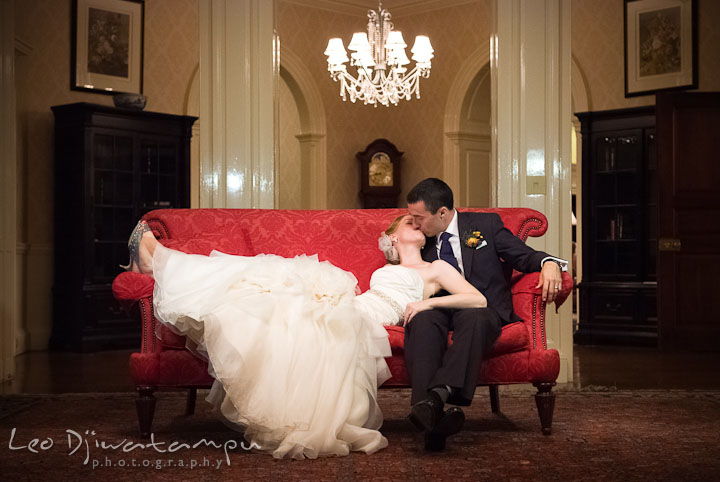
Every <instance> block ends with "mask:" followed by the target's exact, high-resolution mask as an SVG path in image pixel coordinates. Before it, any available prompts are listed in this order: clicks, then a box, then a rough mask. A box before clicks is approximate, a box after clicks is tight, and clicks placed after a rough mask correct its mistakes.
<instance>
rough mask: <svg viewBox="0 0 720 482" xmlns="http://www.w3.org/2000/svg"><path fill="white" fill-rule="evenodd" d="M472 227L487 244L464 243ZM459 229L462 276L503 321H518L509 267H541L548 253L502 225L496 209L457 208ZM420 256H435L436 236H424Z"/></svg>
mask: <svg viewBox="0 0 720 482" xmlns="http://www.w3.org/2000/svg"><path fill="white" fill-rule="evenodd" d="M473 231H480V232H481V233H482V236H483V240H484V241H486V242H487V245H486V246H483V247H481V248H470V247H468V246H467V244H466V243H465V240H466V238H467V235H468V234H469V233H471V232H473ZM458 232H459V234H460V246H461V248H460V249H461V250H462V261H463V271H464V273H465V279H467V280H468V281H469V282H470V284H472V285H473V286H474V287H475V288H477V289H478V291H480V292H481V293H482V294H483V295H485V297H486V298H487V302H488V307H490V308H493V309H494V310H495V311H497V312H498V314H499V315H500V318H501V319H502V321H503V324H507V323H512V322H514V321H519V320H520V317H519V316H517V315H516V314H515V313H514V312H513V309H512V308H513V307H512V296H511V294H510V286H509V281H510V276H511V275H512V270H513V269H516V270H517V271H520V272H523V273H532V272H535V271H540V268H541V267H540V263H541V261H542V260H543V259H544V258H546V257H547V256H548V254H546V253H544V252H542V251H535V250H534V249H532V248H531V247H530V246H528V245H527V244H525V243H524V242H523V241H522V240H521V239H520V238H518V237H517V236H515V235H514V234H513V233H511V232H510V230H509V229H507V228H506V227H505V225H504V224H503V223H502V220H501V219H500V216H499V215H498V214H495V213H462V212H458ZM422 257H423V259H424V260H425V261H434V260H436V259H438V255H437V249H436V237H435V236H433V237H430V238H427V239H426V240H425V247H424V248H423V250H422ZM503 261H504V262H503Z"/></svg>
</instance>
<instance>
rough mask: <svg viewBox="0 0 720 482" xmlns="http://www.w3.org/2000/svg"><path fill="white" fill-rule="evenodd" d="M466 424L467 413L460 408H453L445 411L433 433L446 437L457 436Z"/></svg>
mask: <svg viewBox="0 0 720 482" xmlns="http://www.w3.org/2000/svg"><path fill="white" fill-rule="evenodd" d="M464 423H465V413H463V411H462V409H461V408H460V407H451V408H448V409H447V410H445V413H444V414H443V416H442V417H441V418H440V420H438V422H437V423H436V424H435V429H434V430H433V432H435V433H438V434H441V435H445V436H446V437H447V436H449V435H455V434H456V433H458V432H459V431H460V430H461V429H462V426H463V424H464Z"/></svg>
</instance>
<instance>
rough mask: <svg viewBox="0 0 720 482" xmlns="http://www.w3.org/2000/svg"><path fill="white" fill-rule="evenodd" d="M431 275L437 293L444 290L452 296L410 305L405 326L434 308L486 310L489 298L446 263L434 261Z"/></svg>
mask: <svg viewBox="0 0 720 482" xmlns="http://www.w3.org/2000/svg"><path fill="white" fill-rule="evenodd" d="M430 275H431V276H430V277H429V278H430V280H431V281H432V282H435V283H436V285H437V289H436V290H435V292H437V291H439V290H440V289H444V290H446V291H447V292H449V293H450V294H449V295H447V296H438V297H437V298H427V299H425V300H422V301H415V302H413V303H408V305H407V306H406V307H405V320H404V323H403V326H404V325H407V324H408V323H409V322H410V321H411V320H412V319H413V317H414V316H415V315H416V314H417V313H419V312H421V311H425V310H430V309H432V308H485V307H486V306H487V298H485V296H484V295H483V294H482V293H480V292H479V291H478V290H477V289H476V288H475V287H474V286H473V285H471V284H470V283H468V281H467V280H466V279H465V278H464V277H463V275H461V274H460V273H459V272H458V271H457V270H456V269H455V268H453V267H452V266H450V265H449V264H448V263H446V262H445V261H440V260H438V261H434V262H433V263H432V265H431V267H430Z"/></svg>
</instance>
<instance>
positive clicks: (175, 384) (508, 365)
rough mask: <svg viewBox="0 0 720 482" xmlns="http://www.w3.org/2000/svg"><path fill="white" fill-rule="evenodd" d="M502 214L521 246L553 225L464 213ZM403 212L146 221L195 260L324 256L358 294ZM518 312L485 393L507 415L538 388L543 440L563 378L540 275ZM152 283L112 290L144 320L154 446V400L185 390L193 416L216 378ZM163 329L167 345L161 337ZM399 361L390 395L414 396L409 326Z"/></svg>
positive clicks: (399, 337) (138, 277) (139, 359)
mask: <svg viewBox="0 0 720 482" xmlns="http://www.w3.org/2000/svg"><path fill="white" fill-rule="evenodd" d="M466 210H467V211H478V212H495V213H498V214H499V215H500V216H501V218H502V219H503V222H504V223H505V226H506V227H507V228H508V229H510V231H512V232H513V233H514V234H515V235H517V236H518V237H519V238H520V239H522V240H523V241H525V240H527V238H528V236H542V235H543V234H544V233H545V231H546V230H547V219H546V218H545V216H544V215H542V214H541V213H539V212H537V211H535V210H532V209H526V208H498V209H466ZM405 212H407V211H406V210H404V209H377V210H369V209H350V210H320V211H307V210H305V211H294V210H278V209H270V210H262V209H161V210H156V211H152V212H149V213H147V214H146V215H145V216H143V219H145V220H146V221H147V222H148V223H149V225H150V228H151V229H152V230H153V233H154V234H155V236H156V237H157V238H158V239H159V240H160V242H161V243H162V244H163V245H165V246H167V247H170V248H173V249H178V250H181V251H185V252H188V253H196V254H209V253H210V251H212V250H213V249H217V250H219V251H223V252H225V253H230V254H237V255H255V254H259V253H272V254H277V255H281V256H286V257H292V256H295V255H298V254H318V256H319V258H320V260H328V261H330V262H331V263H333V264H334V265H336V266H338V267H340V268H342V269H345V270H347V271H350V272H352V273H353V274H354V275H355V276H356V277H357V279H358V282H359V285H360V288H361V289H362V290H363V291H364V290H366V289H368V285H369V281H370V275H371V274H372V273H373V271H375V270H376V269H377V268H379V267H381V266H383V264H384V263H385V258H384V257H383V255H382V253H381V252H380V251H379V250H378V248H377V239H378V236H379V235H380V233H381V231H383V230H384V229H385V228H386V227H387V225H388V224H389V223H390V221H391V220H392V219H394V218H395V217H396V216H398V215H400V214H403V213H405ZM508 276H510V277H511V279H510V280H509V281H510V286H511V290H512V298H513V306H514V310H515V312H516V313H517V314H518V315H519V316H520V317H521V318H522V319H523V320H524V321H521V322H517V323H512V324H509V325H507V326H505V327H503V330H502V334H501V336H500V338H499V339H498V340H497V342H496V343H495V346H494V348H493V351H492V353H491V354H490V356H489V357H487V358H486V359H485V360H484V361H483V363H482V367H481V370H480V373H479V378H478V385H487V386H489V389H490V401H491V409H492V411H493V412H499V410H500V406H499V397H498V386H499V385H505V384H515V383H532V384H533V385H534V386H535V387H537V389H538V392H537V393H536V395H535V400H536V403H537V408H538V413H539V416H540V422H541V427H542V432H543V433H544V434H546V435H547V434H550V431H551V425H552V416H553V409H554V405H555V403H554V402H555V394H554V393H553V392H552V387H553V386H554V385H555V380H556V379H557V376H558V373H559V371H560V357H559V355H558V352H557V350H555V349H548V348H547V345H546V340H545V310H546V306H545V303H544V302H543V301H542V296H541V292H540V290H538V289H536V288H535V286H536V285H537V280H538V273H532V274H521V273H517V272H514V273H510V272H508ZM153 285H154V281H153V279H152V278H150V277H149V276H146V275H142V274H139V273H132V272H123V273H121V274H120V275H118V276H117V277H116V278H115V280H114V282H113V293H114V295H115V298H116V299H117V300H119V301H120V303H121V304H123V305H124V306H125V307H126V308H127V309H129V310H131V311H132V312H134V313H135V314H136V316H138V317H139V319H140V325H141V328H142V340H141V347H140V351H139V352H138V353H133V354H131V356H130V372H131V375H132V378H133V381H134V383H135V387H136V389H137V392H138V395H139V396H138V399H137V401H136V405H137V414H138V421H139V425H140V433H141V436H143V437H148V436H149V434H150V431H151V426H152V419H153V414H154V411H155V402H156V399H155V397H154V395H153V394H154V392H155V391H158V390H178V389H187V390H188V398H187V405H186V413H187V414H188V415H189V414H192V413H193V411H194V407H195V399H196V394H197V389H198V388H209V387H210V386H211V385H212V382H213V379H212V377H211V376H210V375H209V374H208V372H207V363H206V362H205V361H204V360H202V359H200V358H198V357H197V356H196V355H194V354H193V353H191V352H190V351H189V350H188V349H187V348H186V344H185V341H186V340H185V338H184V337H181V336H178V335H176V334H174V333H172V332H171V331H170V330H168V329H167V328H166V327H165V326H163V325H162V324H159V322H158V321H157V320H156V318H155V315H154V313H153ZM571 288H572V280H571V278H570V276H569V275H567V273H563V283H562V289H561V292H560V295H559V297H558V299H557V301H556V303H557V305H558V306H559V304H561V303H562V302H563V301H564V300H565V299H566V298H567V296H568V294H569V293H570V290H571ZM156 328H158V329H159V330H160V333H159V334H160V337H158V336H156V331H155V330H156ZM387 330H388V333H389V337H390V345H391V348H392V357H390V358H389V359H387V362H388V365H389V366H390V370H391V372H392V375H393V376H392V378H391V379H390V380H388V381H387V382H385V383H384V384H383V387H407V386H409V382H408V376H407V372H406V368H405V359H404V354H403V334H404V330H403V328H402V327H388V328H387Z"/></svg>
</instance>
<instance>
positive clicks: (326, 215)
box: [143, 208, 547, 290]
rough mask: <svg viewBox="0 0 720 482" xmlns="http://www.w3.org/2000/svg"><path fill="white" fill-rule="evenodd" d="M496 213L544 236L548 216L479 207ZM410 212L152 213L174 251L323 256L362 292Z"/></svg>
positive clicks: (519, 229) (520, 231) (525, 232)
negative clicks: (394, 229)
mask: <svg viewBox="0 0 720 482" xmlns="http://www.w3.org/2000/svg"><path fill="white" fill-rule="evenodd" d="M461 210H462V211H472V212H494V213H498V214H499V215H500V217H501V218H502V220H503V222H504V223H505V226H506V227H507V228H508V229H509V230H510V231H512V233H513V234H515V235H517V236H518V237H520V238H521V239H522V240H523V241H524V240H526V239H527V237H528V236H542V235H543V234H544V233H545V231H546V230H547V220H546V218H545V216H544V215H543V214H541V213H539V212H538V211H535V210H533V209H525V208H512V209H502V208H495V209H478V208H469V209H462V208H461ZM406 213H407V210H406V209H400V208H396V209H352V210H316V211H309V210H303V211H295V210H276V209H172V210H170V209H168V210H156V211H151V212H149V213H147V214H146V215H145V216H143V218H144V219H145V220H146V221H148V223H149V224H150V227H151V228H152V230H153V232H154V233H155V236H156V237H157V238H158V239H159V240H161V242H162V243H163V244H164V245H166V246H168V247H170V248H173V249H179V250H181V251H185V252H188V253H196V254H208V253H209V252H210V251H211V250H213V249H216V250H218V251H223V252H226V253H229V254H238V255H245V256H252V255H256V254H260V253H266V254H277V255H280V256H285V257H292V256H296V255H299V254H307V255H310V254H317V255H318V257H319V259H320V260H321V261H325V260H327V261H330V262H331V263H332V264H334V265H335V266H338V267H340V268H342V269H344V270H346V271H350V272H352V273H353V274H354V275H355V276H356V277H357V279H358V283H359V285H360V288H361V289H362V290H366V289H367V288H368V287H369V283H370V276H371V275H372V273H373V271H375V270H376V269H378V268H380V267H381V266H383V265H384V264H385V258H384V257H383V255H382V253H381V252H380V251H379V250H378V247H377V239H378V237H379V236H380V233H381V232H382V231H383V230H385V229H386V228H387V226H388V225H389V224H390V222H392V220H393V219H395V218H396V217H397V216H400V215H403V214H406Z"/></svg>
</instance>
